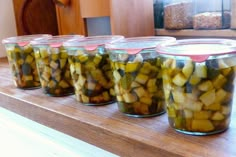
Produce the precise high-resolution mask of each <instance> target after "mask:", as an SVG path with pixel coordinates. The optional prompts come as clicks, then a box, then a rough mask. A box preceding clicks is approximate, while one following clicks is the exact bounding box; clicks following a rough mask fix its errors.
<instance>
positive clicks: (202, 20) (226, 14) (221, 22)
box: [193, 0, 231, 29]
mask: <svg viewBox="0 0 236 157" xmlns="http://www.w3.org/2000/svg"><path fill="white" fill-rule="evenodd" d="M194 9H195V15H194V16H193V28H194V29H224V28H230V23H231V12H230V0H214V1H205V0H196V1H195V2H194Z"/></svg>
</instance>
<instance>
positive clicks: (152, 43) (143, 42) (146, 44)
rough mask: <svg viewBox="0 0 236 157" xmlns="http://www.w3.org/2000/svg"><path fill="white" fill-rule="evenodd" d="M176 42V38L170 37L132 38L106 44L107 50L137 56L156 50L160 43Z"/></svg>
mask: <svg viewBox="0 0 236 157" xmlns="http://www.w3.org/2000/svg"><path fill="white" fill-rule="evenodd" d="M174 41H176V38H174V37H170V36H146V37H132V38H125V39H123V40H120V41H118V42H114V43H111V44H106V48H107V49H109V50H121V51H122V50H123V51H126V52H127V53H128V54H137V53H139V52H141V51H143V50H147V49H155V48H156V46H157V45H158V44H160V43H163V42H174Z"/></svg>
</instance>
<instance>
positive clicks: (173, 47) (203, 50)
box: [156, 38, 236, 62]
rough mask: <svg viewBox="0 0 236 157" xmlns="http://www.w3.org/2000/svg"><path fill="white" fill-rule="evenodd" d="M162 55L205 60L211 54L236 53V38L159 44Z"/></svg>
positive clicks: (158, 48) (157, 49)
mask: <svg viewBox="0 0 236 157" xmlns="http://www.w3.org/2000/svg"><path fill="white" fill-rule="evenodd" d="M156 52H157V53H159V54H160V55H171V56H185V57H190V58H191V59H192V60H193V61H196V62H203V61H205V60H207V59H208V58H209V57H210V56H218V55H225V54H234V53H235V54H236V40H232V39H223V38H198V39H182V40H176V41H175V42H171V43H161V44H159V45H157V47H156Z"/></svg>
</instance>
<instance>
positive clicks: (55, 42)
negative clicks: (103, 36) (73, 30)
mask: <svg viewBox="0 0 236 157" xmlns="http://www.w3.org/2000/svg"><path fill="white" fill-rule="evenodd" d="M71 39H77V40H83V39H84V36H83V35H57V36H51V37H50V38H47V39H43V38H38V39H35V40H32V41H31V44H32V45H34V46H36V45H50V46H51V47H60V46H62V45H63V43H64V42H66V41H68V40H71Z"/></svg>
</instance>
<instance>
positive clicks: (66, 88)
mask: <svg viewBox="0 0 236 157" xmlns="http://www.w3.org/2000/svg"><path fill="white" fill-rule="evenodd" d="M74 38H76V39H78V40H81V39H82V38H83V36H80V35H61V36H53V37H52V38H48V39H42V40H41V39H40V40H34V41H32V42H31V43H32V45H33V48H34V53H35V58H36V65H37V69H38V72H39V76H40V82H41V86H42V89H43V92H44V93H45V94H47V95H50V96H66V95H71V94H74V87H73V81H72V78H71V74H70V66H69V63H68V53H67V51H66V49H65V48H64V47H63V45H62V44H63V42H66V41H67V40H69V39H74Z"/></svg>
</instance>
